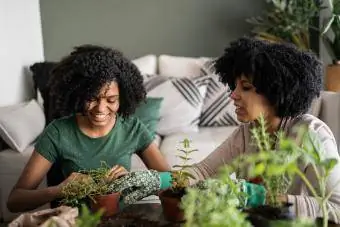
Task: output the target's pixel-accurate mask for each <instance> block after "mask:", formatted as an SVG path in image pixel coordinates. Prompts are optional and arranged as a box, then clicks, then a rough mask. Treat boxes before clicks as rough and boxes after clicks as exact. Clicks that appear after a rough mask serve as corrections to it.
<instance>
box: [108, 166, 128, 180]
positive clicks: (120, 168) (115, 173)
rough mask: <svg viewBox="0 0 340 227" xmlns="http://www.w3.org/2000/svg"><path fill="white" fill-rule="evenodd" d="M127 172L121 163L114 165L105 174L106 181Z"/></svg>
mask: <svg viewBox="0 0 340 227" xmlns="http://www.w3.org/2000/svg"><path fill="white" fill-rule="evenodd" d="M128 173H129V172H128V171H127V170H126V169H125V168H124V167H123V166H121V165H115V166H113V167H112V168H111V170H110V171H109V172H108V174H107V178H106V181H107V182H111V181H113V180H115V179H117V178H119V177H122V176H125V175H127V174H128Z"/></svg>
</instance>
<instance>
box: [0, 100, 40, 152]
mask: <svg viewBox="0 0 340 227" xmlns="http://www.w3.org/2000/svg"><path fill="white" fill-rule="evenodd" d="M44 127H45V116H44V113H43V110H42V109H41V106H39V104H38V103H37V102H36V101H35V100H31V101H30V102H28V103H26V104H25V105H20V106H19V107H18V108H15V109H13V110H11V111H8V109H7V110H6V109H5V111H4V112H2V111H1V109H0V136H1V137H2V139H3V140H4V141H5V142H6V143H7V144H8V145H9V146H10V147H11V148H12V149H14V150H16V151H19V152H23V151H24V150H25V149H26V148H27V146H28V145H30V144H31V143H32V142H33V141H34V140H35V139H36V138H37V137H38V136H39V135H40V133H41V132H42V131H43V129H44Z"/></svg>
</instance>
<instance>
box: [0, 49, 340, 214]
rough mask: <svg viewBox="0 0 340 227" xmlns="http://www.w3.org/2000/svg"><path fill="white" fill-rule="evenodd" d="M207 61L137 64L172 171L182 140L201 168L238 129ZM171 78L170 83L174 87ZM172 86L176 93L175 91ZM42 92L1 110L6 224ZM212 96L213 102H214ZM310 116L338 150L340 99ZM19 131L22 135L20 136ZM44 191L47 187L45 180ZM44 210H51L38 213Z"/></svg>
mask: <svg viewBox="0 0 340 227" xmlns="http://www.w3.org/2000/svg"><path fill="white" fill-rule="evenodd" d="M207 61H208V60H207V58H203V57H199V58H187V57H178V56H169V55H161V56H158V57H157V56H155V55H147V56H144V57H141V58H139V59H134V61H133V62H134V63H135V64H136V66H137V67H138V68H139V69H140V71H141V72H142V74H143V75H144V77H145V78H144V79H145V86H146V89H147V92H148V96H149V97H153V96H154V97H157V96H158V97H159V96H162V98H164V103H163V104H162V105H163V106H162V108H161V110H160V117H159V122H158V128H157V135H156V137H155V142H156V143H157V144H158V145H159V148H160V150H161V152H162V153H163V155H164V156H165V157H166V159H167V160H168V162H169V163H170V165H175V164H178V163H179V161H180V160H179V159H178V158H177V156H176V154H177V153H176V147H177V146H178V145H179V142H180V141H181V140H183V139H184V138H189V139H190V140H191V141H192V145H193V146H194V147H195V148H197V149H198V152H194V153H193V155H192V160H191V161H190V162H191V163H194V162H199V161H201V160H202V159H204V158H205V157H206V156H207V155H209V153H211V152H212V151H213V150H214V149H215V148H216V147H217V146H218V145H219V144H221V143H222V142H223V141H224V140H225V139H226V138H227V137H228V136H229V135H230V134H231V133H232V132H233V130H234V129H235V128H236V127H237V125H238V122H237V120H236V116H235V114H234V107H233V105H232V102H231V100H230V99H229V98H228V89H227V88H225V87H224V86H221V84H219V83H216V75H209V73H208V71H209V70H206V71H204V72H203V74H202V68H204V67H205V66H206V63H207ZM198 75H199V76H198ZM168 78H171V80H170V82H169V79H168ZM174 78H175V79H174ZM155 81H156V82H157V83H155ZM155 84H156V85H157V84H158V85H159V84H161V86H156V85H155ZM174 84H175V85H176V86H177V87H176V86H173V85H174ZM183 84H190V86H196V87H195V88H197V91H196V92H197V94H198V96H197V97H198V98H197V99H195V100H189V99H188V96H187V95H188V94H187V93H186V92H188V91H186V90H185V89H184V90H182V89H179V87H180V86H182V85H183ZM40 92H41V91H39V89H38V90H37V94H38V95H37V98H36V99H33V100H31V101H29V102H25V103H20V104H18V105H13V106H9V107H0V131H1V133H0V136H1V137H2V139H3V140H4V141H5V142H3V143H2V146H3V148H2V149H1V152H0V219H1V220H2V221H10V220H12V219H13V218H14V217H16V216H17V215H19V214H14V213H11V212H9V211H8V209H7V207H6V201H7V197H8V195H9V193H10V190H11V188H12V187H13V185H14V184H15V182H16V181H17V179H18V177H19V175H20V173H21V171H22V169H23V168H24V166H25V163H26V162H27V161H28V159H29V157H30V154H31V153H32V151H33V147H34V141H35V139H36V138H37V136H38V135H39V134H40V133H41V132H42V130H43V129H44V127H45V125H46V119H45V118H46V115H45V113H44V103H43V102H44V100H43V98H42V96H41V94H39V93H40ZM174 92H177V93H181V95H178V94H175V93H174ZM213 96H214V97H215V98H212V97H213ZM183 97H186V98H187V99H185V98H184V99H183ZM189 101H190V102H192V103H191V105H190V106H188V104H187V103H188V102H189ZM45 104H46V103H45ZM221 113H223V114H221ZM310 113H311V114H313V115H315V116H318V117H319V118H320V119H321V120H323V121H324V122H325V123H326V124H328V126H329V127H330V128H331V130H332V131H333V133H334V136H335V137H336V140H337V142H338V145H339V143H340V117H339V113H340V93H334V92H322V95H321V97H320V98H319V99H317V100H315V101H314V103H313V105H312V107H311V109H310ZM17 128H20V130H17V131H16V130H15V129H17ZM131 168H132V169H131V170H132V171H135V170H143V169H145V166H144V164H143V163H142V161H141V160H140V159H139V158H138V156H133V158H132V165H131ZM40 186H41V187H46V179H44V181H43V182H42V184H41V185H40ZM46 207H47V205H46V206H44V207H41V208H39V209H42V208H46Z"/></svg>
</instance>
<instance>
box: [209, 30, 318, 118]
mask: <svg viewBox="0 0 340 227" xmlns="http://www.w3.org/2000/svg"><path fill="white" fill-rule="evenodd" d="M214 70H215V72H216V73H217V74H218V75H219V77H220V81H221V82H222V83H223V84H225V85H228V86H229V88H230V89H231V90H234V89H235V81H236V79H237V78H238V77H240V76H241V75H244V76H246V77H247V78H248V79H250V80H251V81H252V84H253V85H254V86H255V87H256V92H257V93H259V94H261V95H264V96H265V97H266V98H267V99H268V100H269V102H270V103H271V104H272V105H273V106H274V108H275V109H276V114H277V116H279V117H295V116H298V115H300V114H303V113H306V112H307V111H308V109H309V107H310V105H311V103H312V101H313V99H314V98H316V97H318V96H319V95H320V91H321V90H322V87H323V64H322V63H321V61H319V60H318V58H317V57H316V55H315V54H313V53H312V52H309V51H302V50H299V49H298V48H297V47H295V46H293V45H290V44H282V43H280V44H279V43H270V42H268V41H264V40H258V39H256V38H249V37H243V38H240V39H238V40H237V41H234V42H231V44H230V46H229V47H227V48H225V50H224V54H223V55H222V56H221V57H219V58H218V59H216V60H215V61H214Z"/></svg>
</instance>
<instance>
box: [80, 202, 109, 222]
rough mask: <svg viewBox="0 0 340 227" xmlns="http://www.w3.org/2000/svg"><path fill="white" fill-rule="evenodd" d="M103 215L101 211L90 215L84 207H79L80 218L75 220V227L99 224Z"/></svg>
mask: <svg viewBox="0 0 340 227" xmlns="http://www.w3.org/2000/svg"><path fill="white" fill-rule="evenodd" d="M102 215H103V210H100V211H98V212H96V213H91V212H90V211H89V209H88V208H87V206H86V205H84V204H82V205H81V211H80V216H79V217H78V218H77V220H76V226H77V227H93V226H97V225H98V224H99V223H100V219H101V217H102Z"/></svg>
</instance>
